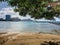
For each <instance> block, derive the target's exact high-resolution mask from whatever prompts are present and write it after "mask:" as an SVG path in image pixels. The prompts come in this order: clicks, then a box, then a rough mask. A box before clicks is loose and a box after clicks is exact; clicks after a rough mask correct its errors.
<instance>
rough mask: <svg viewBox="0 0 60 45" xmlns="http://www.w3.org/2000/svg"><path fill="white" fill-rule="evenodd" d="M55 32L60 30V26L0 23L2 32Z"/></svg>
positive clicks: (34, 23) (35, 23)
mask: <svg viewBox="0 0 60 45" xmlns="http://www.w3.org/2000/svg"><path fill="white" fill-rule="evenodd" d="M53 30H60V25H55V24H50V23H43V22H39V23H37V22H33V21H18V22H10V21H5V22H2V21H0V32H52V31H53Z"/></svg>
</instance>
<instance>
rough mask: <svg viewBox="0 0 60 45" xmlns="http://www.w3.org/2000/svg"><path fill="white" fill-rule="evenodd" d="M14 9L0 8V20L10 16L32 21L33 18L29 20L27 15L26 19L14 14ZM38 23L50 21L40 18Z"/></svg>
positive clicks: (57, 19)
mask: <svg viewBox="0 0 60 45" xmlns="http://www.w3.org/2000/svg"><path fill="white" fill-rule="evenodd" d="M13 9H14V8H11V7H7V8H2V9H1V10H0V18H4V19H5V15H11V17H19V18H20V19H28V18H29V19H32V20H34V19H33V18H30V16H29V15H27V16H26V17H23V16H20V15H19V13H18V12H14V10H13ZM55 19H56V21H60V19H59V18H56V17H55ZM38 21H50V20H46V19H45V18H42V19H38Z"/></svg>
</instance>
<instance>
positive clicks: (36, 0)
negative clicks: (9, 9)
mask: <svg viewBox="0 0 60 45" xmlns="http://www.w3.org/2000/svg"><path fill="white" fill-rule="evenodd" d="M52 1H53V0H8V2H9V4H10V5H11V6H13V7H15V9H14V11H15V12H19V14H20V15H21V16H26V14H29V15H30V16H31V17H32V18H35V19H39V18H43V17H44V18H46V19H54V16H56V15H55V11H54V9H51V11H50V10H47V9H45V8H46V5H47V4H48V3H49V2H52ZM49 11H50V12H49Z"/></svg>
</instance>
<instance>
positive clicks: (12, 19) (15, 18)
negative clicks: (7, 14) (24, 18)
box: [11, 17, 21, 21]
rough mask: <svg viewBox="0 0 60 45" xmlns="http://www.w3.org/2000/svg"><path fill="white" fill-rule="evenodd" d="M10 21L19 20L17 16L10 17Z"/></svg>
mask: <svg viewBox="0 0 60 45" xmlns="http://www.w3.org/2000/svg"><path fill="white" fill-rule="evenodd" d="M11 21H21V19H19V18H18V17H14V18H11Z"/></svg>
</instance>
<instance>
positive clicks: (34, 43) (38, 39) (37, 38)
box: [0, 33, 60, 45]
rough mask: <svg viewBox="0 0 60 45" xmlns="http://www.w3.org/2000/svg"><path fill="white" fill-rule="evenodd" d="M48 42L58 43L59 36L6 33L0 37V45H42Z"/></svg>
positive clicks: (59, 42)
mask: <svg viewBox="0 0 60 45" xmlns="http://www.w3.org/2000/svg"><path fill="white" fill-rule="evenodd" d="M49 41H52V42H58V44H59V45H60V35H57V34H44V33H40V34H38V33H7V34H1V35H0V45H43V44H44V43H45V42H46V44H45V45H47V43H48V42H49Z"/></svg>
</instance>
